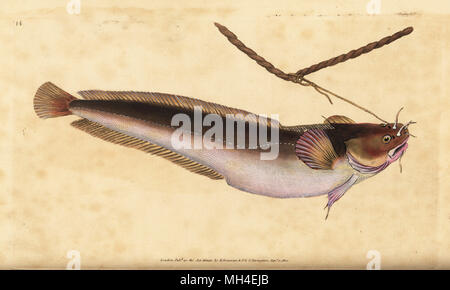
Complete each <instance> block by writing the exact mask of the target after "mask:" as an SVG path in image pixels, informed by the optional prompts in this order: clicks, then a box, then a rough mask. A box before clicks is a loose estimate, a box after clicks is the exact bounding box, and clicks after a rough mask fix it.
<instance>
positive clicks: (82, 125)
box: [71, 119, 223, 179]
mask: <svg viewBox="0 0 450 290" xmlns="http://www.w3.org/2000/svg"><path fill="white" fill-rule="evenodd" d="M71 125H72V126H74V127H75V128H78V129H80V130H82V131H85V132H86V133H88V134H90V135H92V136H94V137H98V138H100V139H103V140H105V141H108V142H112V143H114V144H119V145H123V146H126V147H131V148H135V149H139V150H142V151H144V152H146V153H150V154H155V155H158V156H161V157H163V158H165V159H167V160H169V161H171V162H173V163H175V164H177V165H179V166H181V167H183V168H185V169H187V170H189V171H191V172H193V173H197V174H201V175H204V176H207V177H209V178H211V179H223V176H222V175H221V174H219V173H218V172H216V171H215V170H213V169H211V168H209V167H207V166H205V165H203V164H200V163H197V162H195V161H193V160H191V159H189V158H187V157H185V156H183V155H180V154H178V153H176V152H173V151H171V150H169V149H166V148H164V147H161V146H158V145H155V144H153V143H150V142H147V141H143V140H141V139H138V138H134V137H131V136H128V135H126V134H123V133H120V132H117V131H114V130H111V129H109V128H106V127H104V126H102V125H100V124H98V123H95V122H91V121H89V120H87V119H81V120H77V121H74V122H72V123H71Z"/></svg>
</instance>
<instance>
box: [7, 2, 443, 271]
mask: <svg viewBox="0 0 450 290" xmlns="http://www.w3.org/2000/svg"><path fill="white" fill-rule="evenodd" d="M67 2H69V1H62V0H58V1H56V0H55V1H2V2H1V4H0V7H1V12H0V13H1V18H0V41H1V46H0V50H1V52H2V57H1V58H0V66H1V69H0V74H1V76H0V92H1V97H0V122H1V124H2V126H1V127H0V138H1V139H0V140H1V141H0V188H1V192H0V267H1V268H60V269H64V268H65V267H66V265H67V263H68V262H69V261H70V259H68V257H67V253H68V252H69V251H71V250H74V251H78V252H79V253H80V255H81V268H84V269H88V268H99V267H100V268H155V269H166V268H187V267H195V268H224V267H225V268H249V267H258V268H295V269H297V268H300V269H303V268H356V269H365V268H366V264H367V263H368V262H369V261H370V260H371V258H370V255H369V258H368V256H367V253H368V252H369V251H371V250H374V251H377V252H378V253H380V255H381V268H382V269H398V268H427V269H428V268H447V269H448V268H450V230H449V222H450V195H449V192H450V191H449V189H450V188H449V182H448V179H447V177H448V161H449V154H448V148H449V145H450V144H449V143H450V142H449V132H448V124H449V115H448V107H449V98H448V77H449V74H448V72H449V59H450V56H449V49H450V45H449V39H450V32H449V29H448V27H449V25H450V17H449V13H450V5H449V4H448V1H444V0H443V1H426V3H425V2H423V1H386V0H383V1H381V3H382V6H381V14H379V15H368V14H367V11H366V4H367V2H368V1H365V0H363V1H320V4H319V3H313V2H312V1H284V2H282V1H246V2H245V3H242V1H234V2H230V3H228V4H225V2H223V1H207V2H205V1H189V4H186V1H180V2H178V3H177V2H175V1H83V0H82V1H81V5H82V6H81V13H80V14H79V15H70V14H69V13H68V12H67V11H66V4H67ZM222 2H223V3H222ZM316 2H318V1H316ZM215 21H217V22H219V23H222V24H223V25H226V26H227V27H228V28H229V29H231V30H232V31H233V32H234V33H236V34H237V35H238V36H239V37H240V39H242V40H243V41H244V42H245V43H246V44H248V45H249V46H250V47H252V48H253V49H255V50H256V51H257V52H259V53H260V54H261V55H262V56H264V57H266V58H267V59H268V60H270V61H271V62H273V63H274V64H275V65H277V66H278V67H280V68H281V69H283V70H285V71H288V72H292V71H296V70H298V69H300V68H303V67H306V66H309V65H311V64H313V63H316V62H318V61H322V60H324V59H327V58H329V57H333V56H336V55H338V54H340V53H344V52H347V51H348V50H350V49H354V48H358V47H359V46H361V45H364V44H366V43H368V42H371V41H375V40H378V39H380V38H381V37H384V36H386V35H390V34H392V33H394V32H395V31H398V30H401V29H403V28H405V27H407V26H413V27H414V29H415V30H414V32H413V33H412V34H411V35H409V36H407V37H405V38H403V39H401V40H399V41H397V42H395V43H393V44H391V45H389V46H387V47H385V48H382V49H379V50H376V51H373V52H371V53H370V54H368V55H364V56H361V57H359V58H357V59H355V60H352V61H348V62H346V63H344V64H339V65H337V66H335V67H331V68H327V69H325V70H323V71H320V72H318V73H315V74H313V75H311V76H310V79H311V80H313V81H316V82H317V83H319V84H321V85H323V86H325V87H326V88H329V89H331V90H333V91H335V92H337V93H340V94H342V95H344V96H346V97H348V98H350V99H352V100H355V101H357V102H359V104H361V105H363V106H366V107H368V108H370V109H371V110H373V111H374V112H376V113H378V114H380V115H381V116H382V117H384V118H387V119H389V120H393V119H394V116H395V113H396V112H397V110H398V109H399V108H400V107H402V106H405V110H404V111H403V112H402V114H401V120H402V121H409V120H410V119H413V120H415V121H417V122H418V124H417V125H414V126H411V129H410V130H411V132H412V133H413V134H415V135H417V136H418V138H411V140H410V142H409V149H408V152H407V153H406V155H405V156H404V158H403V173H402V174H400V173H399V167H398V164H394V165H391V166H390V167H389V168H388V169H386V170H385V171H384V172H382V173H381V174H379V175H377V176H375V177H373V178H371V179H369V180H367V181H364V182H363V183H361V184H358V185H357V186H355V187H353V188H352V189H351V190H350V191H349V192H348V193H347V194H346V195H345V197H344V198H343V199H342V200H340V201H339V202H338V203H337V204H336V205H335V206H334V207H333V209H332V211H331V214H330V217H329V219H328V220H327V221H325V220H324V217H325V211H323V210H322V209H323V206H324V205H325V203H326V198H325V197H317V198H308V199H285V200H283V199H273V198H268V197H262V196H257V195H252V194H248V193H245V192H241V191H238V190H236V189H233V188H231V187H229V186H227V185H226V183H225V182H224V181H211V180H209V179H208V178H205V177H202V176H198V175H195V174H192V173H190V172H188V171H186V170H184V169H181V168H179V167H177V166H174V165H172V164H170V163H169V162H167V161H165V160H163V159H161V158H158V157H152V156H148V155H145V154H144V153H142V152H140V151H137V150H133V149H127V148H123V147H120V146H117V145H112V144H110V143H107V142H104V141H101V140H98V139H96V138H93V137H91V136H89V135H87V134H85V133H83V132H81V131H78V130H75V129H74V128H72V127H71V126H70V125H69V123H70V122H71V121H72V120H74V119H76V118H75V117H73V116H69V117H65V118H58V119H49V120H45V121H44V120H41V119H38V118H37V117H36V115H35V114H34V111H33V108H32V100H33V96H34V94H35V92H36V89H37V88H38V87H39V86H40V85H41V84H42V83H44V82H46V81H52V82H54V83H55V84H57V85H58V86H60V87H61V88H63V89H65V90H67V91H68V92H70V93H74V94H76V92H77V91H78V90H83V89H105V90H138V91H139V90H140V91H159V92H167V93H176V94H180V95H186V96H193V97H197V98H200V99H203V100H208V101H214V102H217V103H221V104H225V105H229V106H233V107H238V108H242V109H246V110H249V111H251V112H255V113H260V114H263V113H266V114H270V113H277V114H279V115H280V121H281V122H282V123H283V124H286V125H288V124H291V125H295V124H306V123H315V122H322V117H321V115H325V116H327V115H332V114H344V115H347V116H349V117H351V118H353V119H354V120H356V121H358V122H377V120H376V119H374V118H372V117H371V116H370V115H368V114H366V113H364V112H362V111H360V110H358V109H356V108H354V107H352V106H350V105H348V104H346V103H343V102H341V101H339V100H335V104H334V105H330V104H329V103H328V102H327V101H326V99H325V98H324V97H323V96H321V95H319V94H317V93H316V92H315V91H314V90H312V89H310V88H304V87H300V86H298V85H295V84H292V83H288V82H285V81H282V80H280V79H277V78H275V77H274V76H272V75H270V74H269V73H267V72H266V71H265V70H264V69H262V68H261V67H259V66H258V65H256V64H255V63H254V62H253V61H252V60H250V59H249V58H247V56H245V55H244V54H242V53H241V52H240V51H238V50H237V49H236V48H234V47H233V46H231V45H230V44H229V43H228V42H227V40H226V39H225V38H224V37H223V36H222V35H221V34H220V33H219V32H218V31H217V29H216V28H215V27H214V25H213V22H215ZM189 259H192V261H190V260H189ZM214 259H218V260H219V259H228V260H238V259H246V261H243V260H241V261H240V262H239V261H234V262H233V261H226V262H223V261H222V262H220V260H219V261H217V262H216V261H215V260H214Z"/></svg>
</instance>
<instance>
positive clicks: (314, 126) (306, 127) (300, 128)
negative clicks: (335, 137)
mask: <svg viewBox="0 0 450 290" xmlns="http://www.w3.org/2000/svg"><path fill="white" fill-rule="evenodd" d="M282 129H283V130H287V131H293V132H298V133H303V132H305V131H307V130H312V129H323V130H325V129H330V130H331V129H334V127H333V126H332V125H331V124H330V123H324V124H312V125H296V126H283V127H282Z"/></svg>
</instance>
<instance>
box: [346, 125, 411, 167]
mask: <svg viewBox="0 0 450 290" xmlns="http://www.w3.org/2000/svg"><path fill="white" fill-rule="evenodd" d="M413 123H414V122H408V123H407V124H402V123H397V122H396V123H384V124H360V125H361V129H360V130H358V131H359V132H358V134H356V135H355V136H354V137H353V138H351V139H349V140H347V141H346V142H345V143H346V146H347V152H348V153H350V154H351V156H352V157H353V158H354V159H356V161H357V162H358V163H360V164H362V165H364V166H370V167H377V166H381V165H383V164H385V163H386V162H388V164H391V163H393V162H395V161H396V160H398V159H399V158H400V157H401V156H402V155H403V154H404V153H405V151H406V149H407V148H408V139H409V136H410V134H409V131H408V126H409V125H410V124H413Z"/></svg>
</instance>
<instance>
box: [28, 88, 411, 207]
mask: <svg viewBox="0 0 450 290" xmlns="http://www.w3.org/2000/svg"><path fill="white" fill-rule="evenodd" d="M78 94H79V95H80V96H81V97H82V99H81V98H76V97H75V96H73V95H71V94H69V93H67V92H65V91H63V90H62V89H60V88H58V87H57V86H55V85H54V84H52V83H49V82H48V83H45V84H43V85H42V86H41V87H39V89H38V90H37V93H36V95H35V97H34V109H35V112H36V114H37V115H38V116H39V117H40V118H53V117H60V116H66V115H72V114H73V115H76V116H79V117H81V118H82V119H79V120H77V121H74V122H72V126H74V127H75V128H78V129H80V130H83V131H85V132H87V133H89V134H90V135H92V136H95V137H98V138H101V139H103V140H105V141H109V142H112V143H115V144H120V145H123V146H128V147H132V148H136V149H139V150H142V151H144V152H147V153H151V154H155V155H159V156H161V157H163V158H166V159H168V160H170V161H172V162H173V163H176V164H178V165H180V166H182V167H184V168H186V169H188V170H190V171H192V172H194V173H197V174H202V175H204V176H207V177H209V178H212V179H225V180H226V182H227V183H228V184H229V185H230V186H232V187H235V188H237V189H240V190H243V191H246V192H250V193H254V194H259V195H265V196H271V197H277V198H293V197H310V196H319V195H328V202H327V205H326V207H328V211H329V209H330V208H331V206H332V205H333V204H334V203H335V202H336V201H337V200H338V199H340V198H341V197H342V196H343V195H344V194H345V192H346V191H347V190H348V189H349V188H351V187H352V186H353V185H355V184H357V183H359V182H361V181H363V180H365V179H367V178H369V177H372V176H374V175H375V174H377V173H379V172H381V171H382V170H384V169H385V168H386V167H387V166H389V165H390V164H391V163H393V162H395V161H396V160H398V159H399V158H400V157H401V156H402V155H403V154H404V152H405V151H406V149H407V148H408V138H409V136H410V134H409V131H408V126H409V125H410V124H412V123H414V122H408V123H406V124H401V123H399V122H398V114H397V117H396V120H395V122H394V123H382V124H371V123H355V122H354V121H353V120H351V119H350V118H348V117H345V116H331V117H329V118H327V119H326V120H325V122H324V123H322V124H314V125H298V126H283V125H281V124H279V123H278V121H276V120H274V119H271V118H267V119H264V118H259V117H258V116H257V115H255V114H252V113H250V112H247V111H244V110H239V109H235V108H230V107H226V106H222V105H218V104H215V103H210V102H206V101H201V100H198V99H193V98H188V97H182V96H176V95H169V94H161V93H146V92H132V91H100V90H88V91H80V92H78ZM198 108H200V109H201V111H200V114H201V116H202V118H207V116H208V115H214V116H216V117H218V118H216V119H214V121H213V122H211V121H210V122H209V123H208V122H204V123H203V125H205V123H207V124H206V126H203V127H202V128H201V129H200V130H197V129H196V128H195V125H192V124H191V125H189V126H188V127H184V128H183V130H182V133H183V134H184V137H186V136H188V137H191V139H189V140H190V141H189V143H190V144H188V145H195V143H196V142H201V143H202V144H203V143H204V142H205V137H206V139H207V141H208V142H210V143H211V144H212V146H209V147H208V148H205V146H201V148H195V146H184V147H179V146H175V145H174V142H173V141H174V139H173V138H174V137H173V136H174V134H175V132H177V130H180V126H179V125H180V123H178V124H175V125H174V123H173V119H174V117H175V116H177V115H178V114H182V115H184V116H188V117H189V118H191V119H194V118H195V114H196V113H198V112H197V111H196V110H198ZM230 116H234V117H231V118H234V120H236V119H240V120H244V121H245V122H244V127H242V128H243V130H244V131H243V133H244V134H243V136H244V141H243V142H242V144H241V145H243V146H240V147H239V146H237V147H236V146H234V145H239V144H238V142H240V141H239V138H232V140H233V141H232V142H233V144H231V145H233V146H227V145H230V144H228V143H227V142H228V141H227V140H228V139H226V138H225V137H223V138H222V137H220V138H219V137H217V136H218V135H220V134H210V133H211V132H210V129H211V128H212V127H213V125H212V124H213V123H214V125H215V123H218V122H220V121H222V127H219V129H218V130H217V128H216V130H215V131H214V132H215V133H224V134H223V135H227V134H226V133H227V132H232V133H231V134H232V135H233V137H236V136H237V135H239V133H238V131H239V130H234V129H236V128H235V126H237V125H235V124H236V123H235V122H228V121H229V120H228V119H227V118H230ZM236 116H237V117H236ZM230 126H233V128H231V127H230ZM255 127H259V128H265V129H267V132H268V136H269V137H270V138H271V140H270V142H269V143H270V144H272V145H274V144H275V145H276V146H277V147H278V149H277V155H276V158H272V159H271V160H263V158H261V153H264V152H266V153H267V152H268V151H269V150H270V149H268V148H267V146H265V145H267V144H264V142H262V141H261V140H262V138H260V137H261V136H262V135H261V134H262V133H263V131H264V130H257V131H256V132H257V133H256V135H255V134H253V138H256V139H255V140H257V141H256V142H253V141H252V139H251V138H252V132H251V129H252V128H255ZM231 129H233V130H231ZM273 129H275V130H273ZM274 132H276V134H275V133H274ZM208 134H209V135H208ZM228 135H230V134H228ZM184 137H183V138H184ZM226 137H227V138H228V137H229V136H226ZM241 141H242V140H241ZM252 142H253V143H252ZM211 144H209V145H211ZM327 216H328V213H327Z"/></svg>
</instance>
